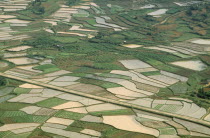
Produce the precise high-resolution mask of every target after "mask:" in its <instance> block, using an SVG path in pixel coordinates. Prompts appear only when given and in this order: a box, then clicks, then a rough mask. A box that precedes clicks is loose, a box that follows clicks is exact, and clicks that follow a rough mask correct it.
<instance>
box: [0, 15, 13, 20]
mask: <svg viewBox="0 0 210 138" xmlns="http://www.w3.org/2000/svg"><path fill="white" fill-rule="evenodd" d="M10 18H16V16H13V15H0V19H10Z"/></svg>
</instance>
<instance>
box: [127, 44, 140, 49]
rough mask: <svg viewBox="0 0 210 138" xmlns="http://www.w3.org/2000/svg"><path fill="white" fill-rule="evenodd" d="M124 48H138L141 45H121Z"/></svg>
mask: <svg viewBox="0 0 210 138" xmlns="http://www.w3.org/2000/svg"><path fill="white" fill-rule="evenodd" d="M123 46H124V47H127V48H138V47H142V46H143V45H137V44H126V45H123Z"/></svg>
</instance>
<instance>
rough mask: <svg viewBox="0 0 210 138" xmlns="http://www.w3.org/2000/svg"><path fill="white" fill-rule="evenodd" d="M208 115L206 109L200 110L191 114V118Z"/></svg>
mask: <svg viewBox="0 0 210 138" xmlns="http://www.w3.org/2000/svg"><path fill="white" fill-rule="evenodd" d="M205 114H206V109H205V108H200V109H199V110H198V111H196V112H194V113H193V114H189V116H192V117H194V118H201V117H203V116H204V115H205Z"/></svg>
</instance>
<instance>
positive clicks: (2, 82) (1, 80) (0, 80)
mask: <svg viewBox="0 0 210 138" xmlns="http://www.w3.org/2000/svg"><path fill="white" fill-rule="evenodd" d="M5 85H7V79H6V78H4V77H0V87H1V86H5Z"/></svg>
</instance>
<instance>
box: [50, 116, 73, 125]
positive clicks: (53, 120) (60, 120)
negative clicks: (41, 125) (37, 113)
mask: <svg viewBox="0 0 210 138" xmlns="http://www.w3.org/2000/svg"><path fill="white" fill-rule="evenodd" d="M47 122H48V123H55V124H61V125H66V126H68V125H70V124H72V123H73V122H74V120H70V119H64V118H58V117H52V118H50V119H49V120H47Z"/></svg>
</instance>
